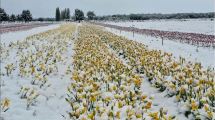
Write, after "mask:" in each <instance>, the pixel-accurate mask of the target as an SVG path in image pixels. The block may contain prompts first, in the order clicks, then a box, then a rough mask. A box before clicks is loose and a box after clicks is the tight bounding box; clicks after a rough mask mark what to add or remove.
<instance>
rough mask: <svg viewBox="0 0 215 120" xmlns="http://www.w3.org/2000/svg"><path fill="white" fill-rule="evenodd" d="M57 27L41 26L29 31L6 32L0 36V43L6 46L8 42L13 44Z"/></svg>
mask: <svg viewBox="0 0 215 120" xmlns="http://www.w3.org/2000/svg"><path fill="white" fill-rule="evenodd" d="M57 27H59V25H57V24H54V25H49V26H42V27H36V28H33V29H30V30H24V31H16V32H8V33H3V34H1V35H0V37H1V43H2V44H6V45H8V44H9V43H10V42H15V41H18V40H23V39H25V38H26V37H28V36H31V35H34V34H38V33H41V32H44V31H47V30H51V29H55V28H57Z"/></svg>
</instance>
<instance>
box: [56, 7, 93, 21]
mask: <svg viewBox="0 0 215 120" xmlns="http://www.w3.org/2000/svg"><path fill="white" fill-rule="evenodd" d="M86 15H87V18H86V17H85V16H84V12H83V11H82V10H80V9H75V11H74V15H73V16H70V10H69V8H66V9H64V10H62V11H60V8H59V7H58V8H56V11H55V20H56V21H62V20H70V19H72V20H74V21H81V20H84V19H88V20H95V18H96V15H95V13H94V12H93V11H88V12H87V14H86Z"/></svg>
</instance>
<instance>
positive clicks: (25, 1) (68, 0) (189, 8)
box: [1, 0, 215, 17]
mask: <svg viewBox="0 0 215 120" xmlns="http://www.w3.org/2000/svg"><path fill="white" fill-rule="evenodd" d="M214 2H215V0H1V7H2V8H4V9H5V11H6V12H8V13H10V14H11V13H14V14H19V13H21V11H22V10H23V9H29V10H30V11H31V12H32V14H33V16H34V17H54V16H55V9H56V7H60V9H63V8H70V10H71V12H72V13H73V10H74V9H75V8H79V9H82V10H83V11H84V12H87V11H88V10H92V11H95V13H96V14H97V15H111V14H130V13H182V12H214V11H215V10H214Z"/></svg>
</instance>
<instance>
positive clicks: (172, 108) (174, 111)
mask: <svg viewBox="0 0 215 120" xmlns="http://www.w3.org/2000/svg"><path fill="white" fill-rule="evenodd" d="M108 48H109V51H110V52H111V53H114V55H115V56H117V57H118V59H119V60H120V61H122V63H123V64H124V65H125V66H127V67H128V68H131V66H129V65H128V64H127V62H126V60H125V59H124V58H123V57H122V56H119V54H118V53H116V52H115V51H114V50H113V49H111V47H110V46H108ZM141 78H143V84H142V85H141V89H142V90H143V91H144V94H145V95H147V96H151V97H153V107H152V110H153V111H159V110H160V108H165V109H166V110H167V111H168V114H170V115H174V116H177V119H179V120H187V119H188V118H186V117H185V116H184V114H182V113H180V112H181V111H180V109H181V106H180V104H178V103H177V102H176V100H175V97H171V98H170V97H166V95H167V93H166V92H160V91H158V89H156V88H155V87H153V86H152V85H151V84H150V83H149V81H147V77H146V76H145V75H141Z"/></svg>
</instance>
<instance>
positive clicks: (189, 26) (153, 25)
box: [105, 19, 215, 35]
mask: <svg viewBox="0 0 215 120" xmlns="http://www.w3.org/2000/svg"><path fill="white" fill-rule="evenodd" d="M105 23H107V24H112V25H118V26H125V27H131V26H133V25H134V27H136V28H142V29H156V30H164V31H178V32H189V33H202V34H208V35H215V30H214V29H215V23H214V19H213V20H211V19H182V20H147V21H134V22H131V21H126V22H105Z"/></svg>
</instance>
